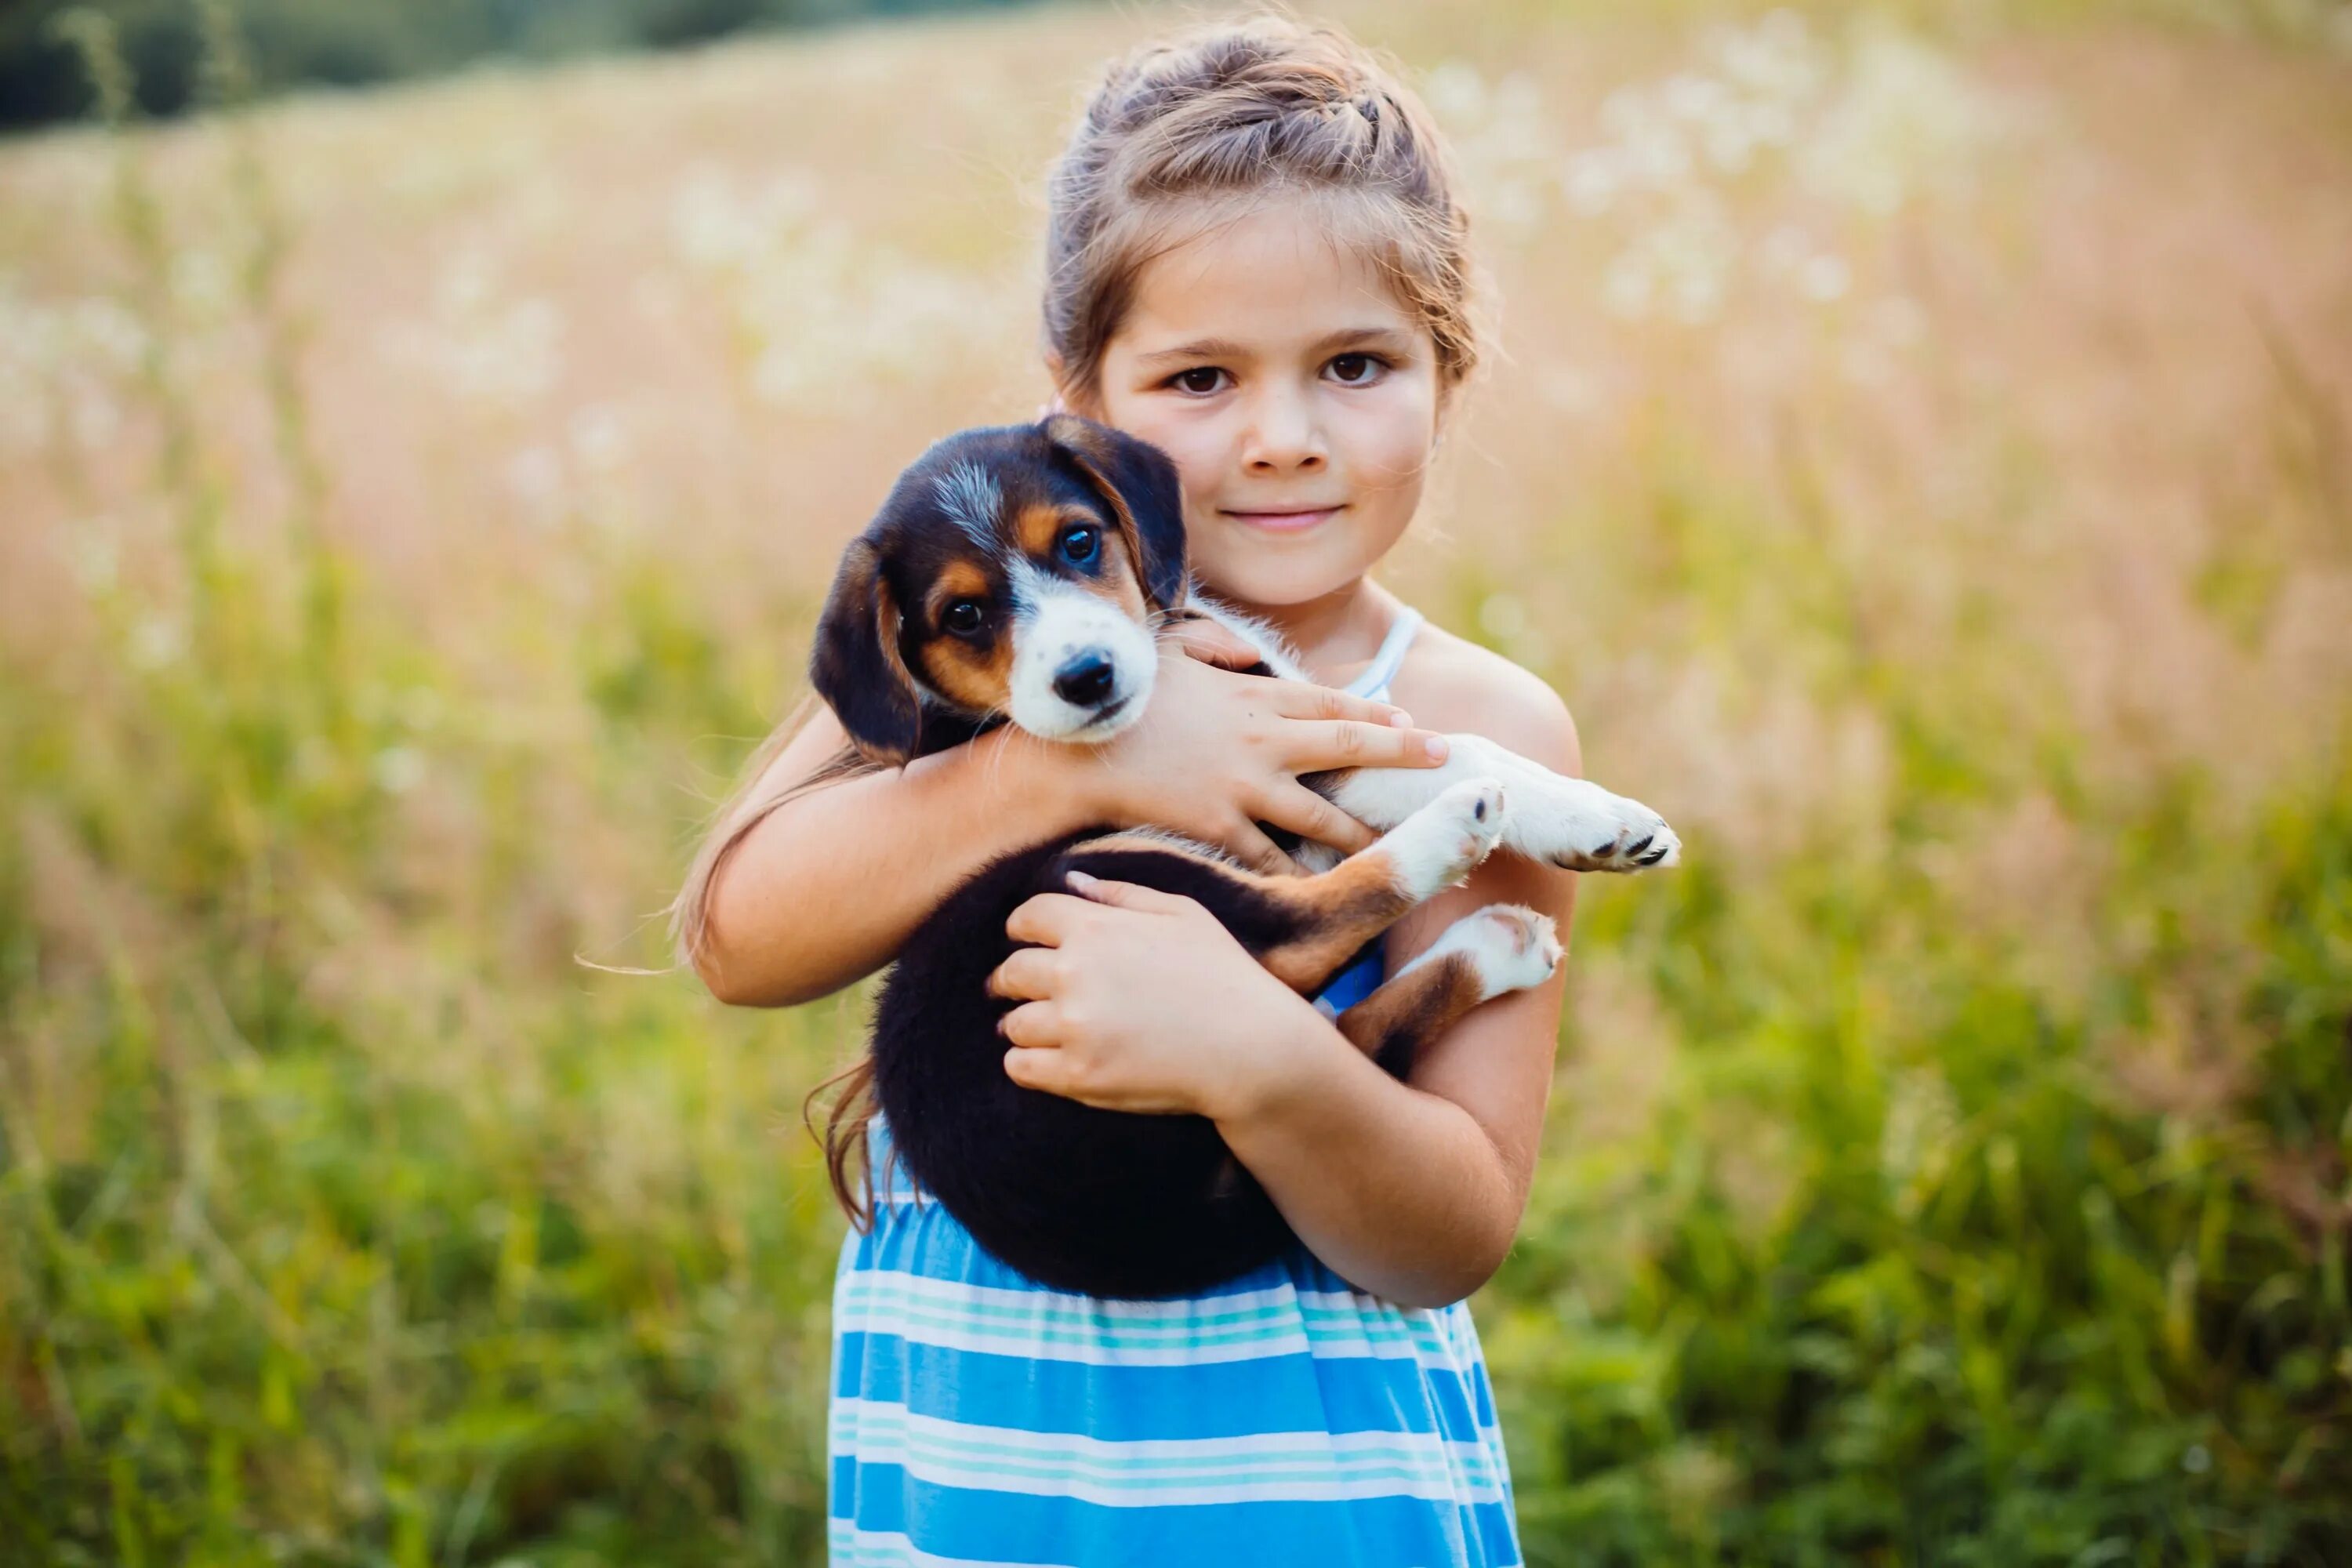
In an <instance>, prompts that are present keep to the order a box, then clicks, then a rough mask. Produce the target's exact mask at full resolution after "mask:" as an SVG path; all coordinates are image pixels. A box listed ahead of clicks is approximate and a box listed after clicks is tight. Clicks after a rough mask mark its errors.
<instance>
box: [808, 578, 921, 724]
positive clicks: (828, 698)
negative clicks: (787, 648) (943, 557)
mask: <svg viewBox="0 0 2352 1568" xmlns="http://www.w3.org/2000/svg"><path fill="white" fill-rule="evenodd" d="M809 680H810V682H811V684H813V685H814V686H815V688H816V690H817V695H818V696H820V697H822V698H824V700H825V704H826V705H827V706H828V707H830V708H831V709H832V710H833V712H834V716H835V718H837V719H839V720H840V721H841V727H842V728H843V729H844V730H845V731H848V732H849V739H850V740H851V742H853V743H855V744H856V747H857V749H858V750H859V751H860V752H864V753H865V754H866V756H867V757H869V758H871V759H873V760H874V761H876V762H882V763H903V762H905V761H906V760H907V759H908V757H910V756H912V755H914V753H915V742H916V740H917V739H918V737H919V735H920V734H921V732H922V717H923V710H922V699H921V697H920V696H919V694H918V693H917V692H916V689H915V680H914V677H912V676H911V675H909V674H908V673H907V666H906V662H905V661H904V660H903V659H901V658H899V657H898V605H897V603H896V602H895V601H894V600H893V599H892V597H891V594H890V584H887V583H886V582H884V581H883V580H882V556H881V553H880V552H878V551H877V550H876V549H875V548H874V543H873V542H872V541H871V540H869V539H866V538H865V537H864V536H862V535H861V536H860V537H858V538H856V539H853V540H851V541H850V542H849V548H848V549H847V550H846V551H844V552H842V557H841V570H840V571H839V572H838V573H836V574H835V575H834V579H833V592H832V593H831V594H829V595H826V598H825V601H824V615H822V616H819V617H817V623H816V646H815V647H814V648H812V649H810V651H809Z"/></svg>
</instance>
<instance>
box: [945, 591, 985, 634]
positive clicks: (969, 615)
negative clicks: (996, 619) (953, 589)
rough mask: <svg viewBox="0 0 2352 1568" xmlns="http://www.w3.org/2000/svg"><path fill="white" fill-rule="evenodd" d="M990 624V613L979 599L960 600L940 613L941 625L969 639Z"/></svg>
mask: <svg viewBox="0 0 2352 1568" xmlns="http://www.w3.org/2000/svg"><path fill="white" fill-rule="evenodd" d="M987 624H988V612H987V611H986V610H985V609H983V608H982V606H981V603H980V601H979V600H978V599H958V600H957V601H955V603H953V604H951V605H949V606H948V607H947V608H946V609H945V610H943V611H941V612H940V625H941V626H945V627H947V629H948V630H950V631H951V632H953V633H955V635H956V636H958V637H970V636H971V634H972V633H974V632H976V631H978V630H980V628H981V627H982V626H985V625H987Z"/></svg>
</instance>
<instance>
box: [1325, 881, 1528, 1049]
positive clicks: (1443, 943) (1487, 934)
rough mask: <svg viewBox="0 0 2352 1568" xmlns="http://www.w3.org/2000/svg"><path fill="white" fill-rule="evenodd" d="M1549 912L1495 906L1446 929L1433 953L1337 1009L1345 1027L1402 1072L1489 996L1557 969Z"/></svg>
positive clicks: (1361, 1044)
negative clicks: (1377, 987)
mask: <svg viewBox="0 0 2352 1568" xmlns="http://www.w3.org/2000/svg"><path fill="white" fill-rule="evenodd" d="M1559 957H1560V946H1559V934H1558V933H1557V932H1556V931H1554V930H1553V928H1552V922H1551V918H1550V917H1549V915H1543V914H1538V912H1537V911H1535V910H1530V909H1526V908H1523V907H1521V906H1520V905H1517V904H1490V905H1488V906H1487V907H1486V908H1485V909H1483V910H1478V911H1477V912H1476V913H1475V914H1467V915H1465V916H1463V917H1462V918H1461V919H1460V920H1458V921H1454V923H1453V924H1452V925H1450V926H1448V927H1446V928H1445V931H1444V934H1443V935H1442V936H1440V937H1439V938H1438V939H1437V940H1436V941H1435V942H1433V943H1431V944H1430V947H1429V951H1428V952H1424V953H1423V954H1422V955H1421V956H1420V957H1418V958H1416V959H1414V960H1413V961H1412V963H1408V964H1406V965H1405V966H1404V967H1403V968H1402V969H1401V970H1399V971H1397V973H1395V974H1394V975H1392V976H1391V977H1390V979H1389V980H1388V981H1387V982H1386V983H1385V984H1382V985H1381V987H1380V989H1379V990H1377V991H1374V992H1373V993H1372V994H1370V996H1367V997H1365V998H1364V999H1363V1000H1362V1001H1360V1002H1359V1003H1357V1004H1356V1005H1354V1006H1352V1007H1350V1008H1349V1009H1348V1010H1347V1011H1346V1012H1344V1013H1342V1014H1340V1015H1339V1032H1340V1033H1341V1034H1343V1035H1345V1036H1347V1037H1348V1038H1349V1039H1350V1040H1352V1041H1354V1042H1355V1044H1356V1047H1357V1048H1358V1049H1360V1050H1361V1051H1362V1052H1363V1053H1364V1054H1365V1055H1366V1056H1369V1057H1370V1058H1372V1059H1373V1060H1375V1061H1377V1062H1379V1063H1380V1064H1381V1066H1382V1067H1384V1068H1388V1069H1389V1070H1390V1071H1391V1072H1393V1073H1395V1074H1397V1075H1398V1076H1399V1077H1402V1076H1403V1074H1404V1073H1405V1072H1406V1070H1407V1069H1409V1068H1411V1067H1412V1061H1413V1058H1414V1056H1415V1055H1416V1054H1417V1053H1418V1052H1419V1051H1420V1049H1421V1047H1423V1046H1424V1045H1426V1044H1427V1043H1428V1042H1429V1041H1431V1040H1433V1039H1435V1038H1436V1037H1438V1036H1440V1035H1442V1034H1444V1032H1445V1031H1446V1030H1447V1029H1449V1028H1451V1027H1452V1026H1453V1025H1454V1020H1455V1019H1456V1018H1459V1017H1460V1016H1462V1015H1463V1014H1465V1013H1467V1012H1468V1011H1470V1009H1471V1008H1473V1007H1475V1006H1476V1005H1478V1004H1479V1003H1481V1002H1484V1001H1486V1000H1487V999H1488V998H1489V997H1494V996H1500V995H1502V994H1505V993H1506V992H1510V991H1524V990H1526V989H1527V988H1528V986H1530V985H1540V984H1543V983H1544V982H1545V981H1547V980H1549V979H1550V978H1551V973H1552V971H1553V970H1555V969H1557V968H1559Z"/></svg>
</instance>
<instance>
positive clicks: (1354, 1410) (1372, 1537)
mask: <svg viewBox="0 0 2352 1568" xmlns="http://www.w3.org/2000/svg"><path fill="white" fill-rule="evenodd" d="M1420 621H1421V617H1420V616H1418V615H1417V614H1415V613H1414V612H1412V611H1410V610H1408V611H1407V612H1405V614H1404V615H1403V616H1402V617H1400V619H1399V620H1398V622H1397V625H1396V626H1394V627H1393V628H1392V629H1391V633H1390V635H1389V637H1388V638H1387V639H1386V641H1385V642H1384V643H1383V645H1382V647H1381V651H1380V653H1379V655H1378V656H1377V657H1376V658H1374V659H1373V662H1372V664H1371V666H1370V668H1367V669H1366V670H1365V671H1364V673H1363V675H1361V676H1360V677H1359V678H1358V679H1356V681H1355V682H1353V683H1352V684H1351V685H1350V687H1349V689H1350V690H1353V691H1356V692H1358V693H1360V694H1361V695H1365V696H1373V697H1379V696H1384V695H1385V694H1386V691H1387V689H1388V684H1389V680H1390V678H1391V676H1392V675H1393V674H1394V673H1395V669H1396V667H1397V664H1398V663H1399V662H1400V661H1401V660H1402V657H1403V654H1404V649H1405V647H1406V645H1407V644H1408V643H1409V642H1410V641H1411V639H1412V635H1413V632H1414V631H1415V630H1416V629H1417V628H1418V626H1419V625H1420ZM1379 983H1380V959H1379V957H1378V952H1377V950H1375V952H1374V953H1373V954H1372V955H1371V956H1370V957H1369V958H1368V959H1367V960H1366V961H1364V962H1362V963H1360V964H1358V965H1357V966H1356V967H1355V968H1353V969H1350V970H1349V971H1348V972H1347V973H1342V974H1340V975H1339V976H1337V977H1335V978H1334V980H1333V981H1332V983H1331V984H1330V985H1329V986H1328V987H1327V988H1326V989H1325V991H1324V992H1323V994H1322V995H1321V996H1320V997H1318V1005H1320V1006H1323V1007H1324V1008H1325V1009H1326V1010H1327V1011H1336V1010H1337V1009H1338V1008H1340V1007H1344V1006H1345V1005H1348V1004H1349V1003H1351V1002H1353V1001H1354V1000H1356V999H1357V998H1359V997H1360V996H1361V995H1363V994H1366V993H1368V992H1369V991H1370V989H1371V988H1372V987H1373V986H1374V985H1377V984H1379ZM874 1168H875V1172H876V1181H875V1200H876V1202H875V1220H874V1226H873V1228H872V1230H871V1232H870V1233H868V1234H866V1235H859V1234H857V1233H856V1232H855V1231H853V1232H851V1233H850V1234H849V1236H848V1237H845V1239H844V1241H843V1244H842V1252H841V1263H840V1269H839V1272H838V1274H837V1276H836V1278H835V1288H834V1301H833V1363H834V1375H833V1406H832V1415H831V1421H830V1426H829V1430H828V1434H827V1448H828V1453H829V1456H830V1458H831V1510H830V1512H831V1521H830V1526H831V1528H830V1541H831V1550H832V1558H833V1562H834V1563H835V1565H836V1568H852V1565H855V1568H885V1565H887V1568H912V1565H919V1568H949V1565H956V1568H968V1565H975V1564H992V1565H1009V1564H1015V1563H1018V1564H1023V1565H1024V1568H1034V1565H1037V1564H1060V1565H1066V1568H1096V1565H1097V1564H1113V1563H1116V1564H1121V1565H1134V1568H1145V1565H1158V1564H1181V1565H1184V1568H1196V1565H1209V1568H1246V1565H1250V1564H1258V1563H1283V1564H1290V1563H1315V1564H1318V1568H1321V1565H1326V1564H1328V1565H1330V1568H1403V1565H1405V1564H1446V1565H1454V1564H1460V1565H1468V1568H1505V1565H1507V1564H1513V1563H1517V1562H1519V1560H1520V1559H1519V1550H1518V1537H1517V1527H1516V1524H1515V1522H1514V1520H1513V1516H1512V1510H1511V1478H1510V1470H1509V1468H1508V1466H1507V1463H1506V1461H1505V1458H1504V1453H1503V1436H1502V1432H1501V1430H1500V1428H1499V1427H1498V1426H1497V1425H1496V1418H1495V1404H1494V1398H1493V1394H1492V1391H1491V1390H1490V1388H1489V1387H1488V1384H1487V1381H1486V1363H1485V1360H1484V1357H1483V1355H1482V1354H1481V1352H1480V1350H1479V1346H1478V1334H1477V1331H1476V1329H1475V1328H1474V1327H1473V1326H1472V1323H1471V1321H1470V1313H1469V1310H1468V1308H1467V1307H1465V1305H1464V1304H1463V1303H1461V1302H1455V1303H1454V1305H1452V1306H1450V1307H1445V1308H1443V1309H1438V1310H1427V1309H1421V1308H1405V1307H1399V1306H1396V1305H1394V1304H1392V1303H1391V1302H1387V1301H1383V1300H1380V1299H1378V1298H1377V1297H1373V1296H1369V1295H1366V1294H1365V1293H1364V1292H1362V1291H1360V1290H1358V1289H1354V1288H1353V1287H1351V1286H1350V1285H1349V1284H1348V1283H1347V1282H1346V1281H1345V1280H1343V1279H1340V1278H1339V1276H1338V1275H1336V1274H1334V1273H1332V1272H1331V1270H1330V1269H1328V1268H1325V1267H1324V1266H1323V1265H1322V1264H1321V1263H1320V1262H1318V1260H1317V1259H1316V1258H1314V1257H1313V1256H1312V1255H1311V1254H1310V1253H1308V1252H1307V1250H1306V1248H1304V1247H1293V1248H1292V1249H1291V1250H1290V1252H1289V1253H1288V1254H1286V1256H1284V1257H1282V1258H1278V1259H1276V1261H1275V1262H1273V1263H1270V1264H1268V1265H1266V1266H1265V1267H1264V1268H1259V1269H1257V1270H1255V1271H1254V1272H1252V1273H1249V1274H1246V1275H1244V1276H1242V1277H1241V1278H1239V1279H1234V1280H1231V1281H1229V1282H1227V1283H1226V1284H1223V1285H1220V1286H1218V1287H1216V1288H1215V1289H1211V1290H1206V1291H1202V1292H1200V1293H1199V1294H1197V1295H1192V1296H1186V1297H1180V1298H1177V1299H1175V1300H1160V1301H1107V1300H1097V1299H1096V1298H1093V1297H1087V1296H1076V1295H1071V1294H1068V1293H1066V1292H1064V1291H1058V1290H1050V1289H1045V1287H1043V1286H1040V1285H1037V1284H1035V1283H1034V1282H1032V1281H1031V1280H1030V1279H1027V1278H1026V1277H1025V1276H1024V1275H1021V1274H1018V1273H1015V1272H1014V1271H1013V1269H1012V1268H1009V1267H1007V1266H1006V1265H1004V1264H1003V1263H1000V1262H998V1261H997V1260H996V1259H995V1258H992V1257H991V1256H990V1255H989V1254H988V1253H986V1252H985V1251H983V1250H982V1248H981V1247H980V1246H979V1245H978V1244H977V1243H976V1242H974V1241H973V1240H972V1238H971V1233H970V1232H968V1231H966V1230H965V1229H964V1228H963V1226H961V1225H960V1224H959V1223H957V1221H956V1220H955V1219H954V1218H953V1217H952V1216H951V1215H949V1214H948V1213H947V1211H946V1210H944V1209H942V1208H941V1207H940V1206H939V1205H937V1204H935V1203H930V1202H928V1201H926V1200H924V1199H923V1197H922V1196H921V1194H918V1193H916V1192H914V1191H912V1190H911V1189H910V1187H909V1185H908V1181H907V1178H906V1176H905V1174H904V1173H902V1172H898V1171H896V1170H894V1169H892V1167H891V1165H890V1163H889V1160H888V1156H887V1131H885V1130H883V1129H881V1128H880V1127H878V1126H877V1129H876V1138H875V1149H874Z"/></svg>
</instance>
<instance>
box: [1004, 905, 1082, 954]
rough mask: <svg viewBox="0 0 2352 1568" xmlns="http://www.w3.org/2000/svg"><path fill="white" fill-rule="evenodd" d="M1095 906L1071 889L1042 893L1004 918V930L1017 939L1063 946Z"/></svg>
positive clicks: (1049, 945)
mask: <svg viewBox="0 0 2352 1568" xmlns="http://www.w3.org/2000/svg"><path fill="white" fill-rule="evenodd" d="M1093 910H1094V906H1093V905H1092V904H1089V903H1087V900H1084V899H1081V898H1076V897H1074V896H1072V895H1071V894H1068V893H1040V894H1038V895H1037V896H1036V897H1035V898H1034V899H1031V900H1029V901H1028V902H1027V903H1025V904H1023V905H1022V906H1021V907H1020V908H1019V909H1017V910H1013V914H1012V916H1011V918H1009V919H1008V920H1006V921H1005V922H1004V934H1005V935H1007V936H1009V937H1011V938H1012V939H1013V941H1015V942H1035V943H1037V944H1038V945H1039V946H1040V947H1059V946H1061V945H1062V943H1063V942H1065V941H1066V940H1067V938H1068V936H1069V934H1070V931H1071V928H1072V926H1073V925H1074V924H1075V922H1076V921H1082V920H1085V919H1087V917H1088V916H1089V915H1090V914H1091V913H1092V912H1093Z"/></svg>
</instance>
